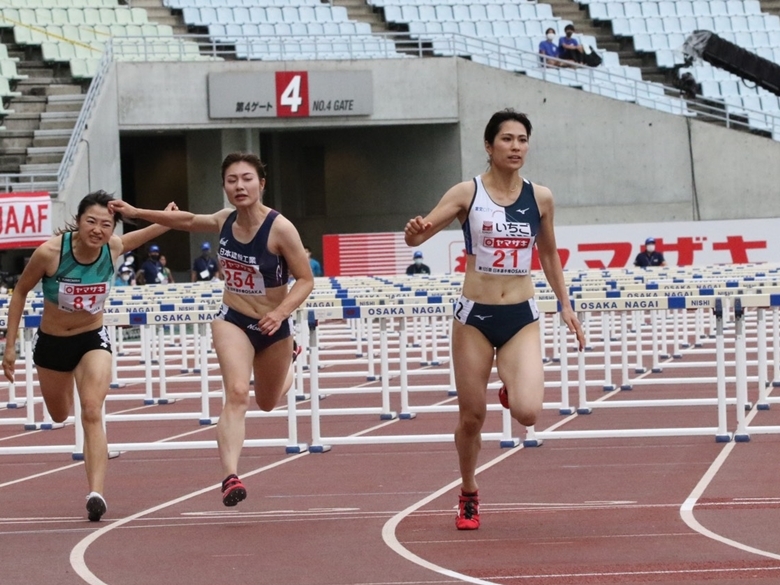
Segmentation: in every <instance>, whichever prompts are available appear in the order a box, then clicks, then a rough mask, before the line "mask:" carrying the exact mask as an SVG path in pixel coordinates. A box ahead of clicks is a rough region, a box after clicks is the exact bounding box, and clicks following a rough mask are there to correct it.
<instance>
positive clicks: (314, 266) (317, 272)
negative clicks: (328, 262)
mask: <svg viewBox="0 0 780 585" xmlns="http://www.w3.org/2000/svg"><path fill="white" fill-rule="evenodd" d="M304 250H306V256H307V257H308V258H309V266H310V267H311V273H312V274H313V275H314V276H322V265H321V264H320V263H319V261H317V260H315V259H314V258H312V257H311V250H310V249H309V247H308V246H306V247H304Z"/></svg>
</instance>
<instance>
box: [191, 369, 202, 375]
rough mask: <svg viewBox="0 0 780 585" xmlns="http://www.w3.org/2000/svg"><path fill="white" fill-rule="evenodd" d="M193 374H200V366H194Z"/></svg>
mask: <svg viewBox="0 0 780 585" xmlns="http://www.w3.org/2000/svg"><path fill="white" fill-rule="evenodd" d="M192 373H193V374H200V368H192Z"/></svg>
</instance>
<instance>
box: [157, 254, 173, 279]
mask: <svg viewBox="0 0 780 585" xmlns="http://www.w3.org/2000/svg"><path fill="white" fill-rule="evenodd" d="M160 265H161V266H162V275H163V280H162V284H172V283H173V273H172V272H171V269H170V268H168V259H167V258H166V257H165V256H162V255H161V256H160Z"/></svg>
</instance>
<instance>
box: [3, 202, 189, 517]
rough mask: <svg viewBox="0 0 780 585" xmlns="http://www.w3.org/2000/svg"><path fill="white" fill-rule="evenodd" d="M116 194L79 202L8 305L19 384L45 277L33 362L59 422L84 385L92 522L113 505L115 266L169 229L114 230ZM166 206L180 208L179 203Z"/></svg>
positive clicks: (9, 343)
mask: <svg viewBox="0 0 780 585" xmlns="http://www.w3.org/2000/svg"><path fill="white" fill-rule="evenodd" d="M113 200H114V199H113V197H111V195H109V194H108V193H106V192H105V191H96V192H94V193H90V194H89V195H87V196H86V197H84V198H83V199H82V200H81V203H79V207H78V211H77V213H76V217H75V224H74V225H68V226H67V228H66V231H64V232H63V233H60V234H58V235H56V236H54V237H53V238H51V239H50V240H48V241H47V242H46V243H45V244H43V245H42V246H40V247H38V248H37V249H36V250H35V252H33V254H32V256H31V257H30V262H29V263H28V264H27V266H26V267H25V269H24V271H23V272H22V275H21V276H20V277H19V282H18V283H17V285H16V287H15V288H14V293H13V296H12V297H11V302H10V304H9V305H8V332H7V335H6V339H5V344H6V345H5V352H4V354H3V373H4V374H5V377H6V378H8V379H9V380H11V381H12V382H13V380H14V365H15V363H16V338H17V333H18V330H19V323H20V321H21V318H22V313H23V311H24V307H25V302H26V299H27V295H28V293H29V292H30V291H31V290H32V289H33V287H35V285H36V284H38V282H39V281H43V297H44V301H43V313H42V315H41V324H40V327H39V328H38V331H37V332H36V334H35V338H34V340H33V362H34V363H35V365H36V369H37V371H38V383H39V384H40V388H41V394H42V395H43V400H44V402H45V403H46V408H47V409H48V411H49V414H51V417H52V419H53V420H54V421H55V422H63V421H64V420H65V419H66V418H67V417H68V414H69V413H70V410H71V407H72V406H73V383H74V382H75V383H76V389H77V390H78V394H79V402H80V404H81V421H82V424H83V426H84V466H85V468H86V471H87V482H88V483H89V490H90V493H89V495H87V512H88V516H89V519H90V520H92V521H98V520H100V518H101V516H103V514H105V512H106V507H107V506H106V501H105V499H104V498H103V495H102V494H103V484H104V481H105V477H106V467H107V463H108V444H107V442H106V433H105V430H104V429H103V402H104V401H105V399H106V394H108V388H109V385H110V383H111V342H110V339H109V338H108V334H107V332H106V329H105V327H103V304H104V303H105V301H106V298H107V297H108V293H109V291H110V289H111V283H112V282H114V266H115V265H116V264H117V261H118V260H119V259H120V258H122V256H123V254H124V253H125V252H129V251H130V250H134V249H135V248H138V247H139V246H142V245H144V244H145V243H146V242H148V241H149V240H151V239H154V238H156V237H158V236H160V235H161V234H163V233H165V232H167V231H168V229H169V228H166V227H162V226H160V225H152V226H149V227H146V228H144V229H141V230H136V231H132V232H129V233H127V234H125V235H123V236H115V235H113V234H114V228H115V227H116V222H117V220H118V219H121V218H120V217H119V216H117V215H116V214H112V213H111V212H110V211H109V209H108V204H109V202H111V201H113ZM166 209H168V210H173V209H176V206H175V205H174V204H173V203H171V204H169V205H168V207H167V208H166ZM161 213H168V211H165V212H161Z"/></svg>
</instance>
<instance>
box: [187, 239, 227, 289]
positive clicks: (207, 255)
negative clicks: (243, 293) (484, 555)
mask: <svg viewBox="0 0 780 585" xmlns="http://www.w3.org/2000/svg"><path fill="white" fill-rule="evenodd" d="M214 279H219V280H222V271H221V270H220V269H219V264H218V263H217V261H216V260H215V259H214V258H213V257H212V256H211V244H209V243H208V242H203V243H202V244H201V245H200V256H198V257H197V258H195V261H194V262H193V263H192V272H191V282H198V281H204V280H214Z"/></svg>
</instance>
